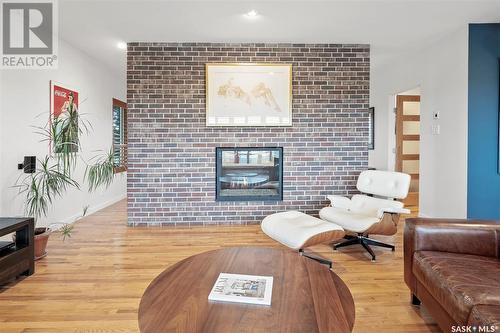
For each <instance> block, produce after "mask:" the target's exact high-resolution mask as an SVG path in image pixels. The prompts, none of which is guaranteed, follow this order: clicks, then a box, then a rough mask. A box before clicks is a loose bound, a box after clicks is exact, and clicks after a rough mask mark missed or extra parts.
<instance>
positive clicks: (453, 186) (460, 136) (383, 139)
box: [369, 25, 468, 218]
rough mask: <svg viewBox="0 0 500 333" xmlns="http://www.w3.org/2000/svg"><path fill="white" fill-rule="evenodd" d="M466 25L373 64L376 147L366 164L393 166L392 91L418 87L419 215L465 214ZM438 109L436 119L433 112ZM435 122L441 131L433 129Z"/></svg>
mask: <svg viewBox="0 0 500 333" xmlns="http://www.w3.org/2000/svg"><path fill="white" fill-rule="evenodd" d="M467 66H468V28H467V26H466V25H465V26H464V27H463V28H461V29H460V30H459V31H456V32H454V33H453V34H451V35H449V36H446V38H444V39H442V40H440V41H439V42H438V43H436V44H434V45H432V46H430V47H427V48H426V49H424V50H422V51H421V52H416V53H412V54H408V55H406V56H402V57H400V58H398V59H395V60H394V61H391V63H390V64H387V65H385V66H381V67H377V68H374V69H373V70H372V75H371V92H370V99H371V100H370V105H371V106H374V107H375V110H376V111H375V112H376V124H375V126H376V129H375V131H376V139H375V140H376V142H375V145H376V147H377V150H376V151H374V152H372V153H371V154H370V156H369V163H370V166H374V167H377V168H381V169H394V153H393V151H392V148H393V147H394V145H395V135H394V114H393V111H392V109H393V108H394V104H395V102H394V96H395V95H396V94H397V93H399V92H401V91H404V90H407V89H411V88H414V87H417V86H420V88H421V109H420V110H421V118H420V119H421V129H420V131H421V139H420V215H422V216H429V217H456V218H465V217H466V215H467V89H468V84H467V79H468V78H467ZM435 111H439V112H440V119H439V120H434V119H433V118H432V114H433V113H434V112H435ZM433 124H439V125H440V126H441V134H439V135H433V134H432V131H431V128H432V125H433Z"/></svg>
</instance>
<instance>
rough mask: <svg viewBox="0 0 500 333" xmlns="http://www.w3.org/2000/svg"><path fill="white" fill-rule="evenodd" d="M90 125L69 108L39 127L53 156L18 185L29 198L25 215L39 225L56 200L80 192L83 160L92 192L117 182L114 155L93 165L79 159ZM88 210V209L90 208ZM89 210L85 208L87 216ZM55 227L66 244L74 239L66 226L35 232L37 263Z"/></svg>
mask: <svg viewBox="0 0 500 333" xmlns="http://www.w3.org/2000/svg"><path fill="white" fill-rule="evenodd" d="M89 128H90V124H89V123H88V122H87V121H85V120H84V119H83V118H82V115H79V114H78V113H77V110H76V108H72V107H69V108H68V109H67V111H66V112H65V114H64V116H63V117H58V118H55V119H53V120H52V121H50V122H49V123H48V124H47V125H46V126H44V127H37V132H36V133H38V134H40V135H42V138H43V139H42V141H46V142H48V143H49V146H50V148H49V150H51V151H52V153H51V154H48V155H46V156H45V157H44V158H43V159H38V163H37V164H38V167H37V168H36V169H35V171H34V172H33V173H30V174H25V175H24V176H23V177H20V178H19V179H18V181H17V183H16V185H15V186H16V187H17V188H18V189H19V192H18V194H19V195H22V196H24V198H25V201H24V203H25V212H26V214H27V215H28V216H32V217H34V218H35V224H36V221H37V220H38V219H39V218H40V217H42V216H44V217H46V216H47V213H48V210H49V207H50V206H51V205H52V204H53V203H54V200H55V199H56V198H60V197H62V196H63V195H64V194H65V193H66V191H67V190H68V189H70V188H74V189H77V190H79V189H80V184H79V183H78V182H77V181H76V180H75V179H74V178H73V171H74V169H75V168H76V166H77V164H78V163H79V161H80V160H81V162H82V163H84V164H85V168H86V169H85V174H84V181H85V182H87V183H88V189H89V191H94V190H95V189H97V188H98V187H100V186H106V187H108V186H109V185H110V184H111V183H112V181H113V178H114V163H113V151H112V149H110V150H109V152H108V153H106V154H104V156H96V157H94V158H92V161H91V162H90V163H88V162H86V161H84V160H83V159H82V158H80V159H79V158H78V156H77V153H78V152H79V151H81V145H80V137H81V136H82V135H84V134H88V132H89ZM87 208H88V207H87ZM87 208H84V211H83V214H82V216H83V215H85V213H86V211H87ZM52 227H57V228H58V229H59V230H60V232H61V235H62V237H63V240H64V239H66V238H67V237H70V236H71V232H72V230H73V226H72V225H70V224H66V223H58V222H53V223H50V224H49V225H48V226H46V227H36V228H35V259H40V258H43V257H44V256H45V255H46V253H47V252H46V246H47V242H48V239H49V237H50V234H51V232H52Z"/></svg>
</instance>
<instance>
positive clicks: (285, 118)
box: [205, 64, 292, 127]
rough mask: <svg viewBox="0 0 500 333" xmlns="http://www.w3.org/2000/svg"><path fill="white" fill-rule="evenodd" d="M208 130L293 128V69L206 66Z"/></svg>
mask: <svg viewBox="0 0 500 333" xmlns="http://www.w3.org/2000/svg"><path fill="white" fill-rule="evenodd" d="M205 70H206V111H207V114H206V125H207V126H251V127H255V126H291V125H292V65H287V64H206V68H205Z"/></svg>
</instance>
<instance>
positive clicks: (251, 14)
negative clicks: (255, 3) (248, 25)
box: [245, 9, 259, 18]
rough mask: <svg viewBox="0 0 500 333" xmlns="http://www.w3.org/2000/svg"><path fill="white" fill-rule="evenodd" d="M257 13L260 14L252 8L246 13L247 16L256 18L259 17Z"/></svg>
mask: <svg viewBox="0 0 500 333" xmlns="http://www.w3.org/2000/svg"><path fill="white" fill-rule="evenodd" d="M257 15H259V13H258V12H257V11H256V10H255V9H252V10H251V11H249V12H248V13H246V14H245V16H246V17H248V18H255V17H257Z"/></svg>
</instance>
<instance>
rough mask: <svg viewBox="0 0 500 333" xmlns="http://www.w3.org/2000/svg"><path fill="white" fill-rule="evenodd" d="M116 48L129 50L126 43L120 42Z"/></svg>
mask: <svg viewBox="0 0 500 333" xmlns="http://www.w3.org/2000/svg"><path fill="white" fill-rule="evenodd" d="M116 47H117V48H119V49H120V50H126V49H127V43H125V42H118V43H117V44H116Z"/></svg>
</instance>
